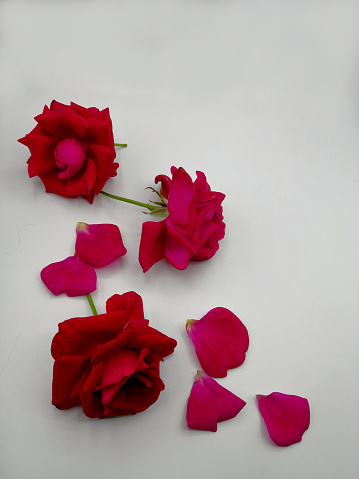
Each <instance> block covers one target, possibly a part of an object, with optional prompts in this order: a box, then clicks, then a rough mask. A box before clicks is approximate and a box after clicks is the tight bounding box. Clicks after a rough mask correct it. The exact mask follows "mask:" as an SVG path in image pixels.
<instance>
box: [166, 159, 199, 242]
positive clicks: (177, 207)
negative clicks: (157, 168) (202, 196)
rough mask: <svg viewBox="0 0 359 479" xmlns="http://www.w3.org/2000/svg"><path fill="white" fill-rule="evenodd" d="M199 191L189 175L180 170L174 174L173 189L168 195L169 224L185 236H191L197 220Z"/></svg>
mask: <svg viewBox="0 0 359 479" xmlns="http://www.w3.org/2000/svg"><path fill="white" fill-rule="evenodd" d="M197 196H198V193H197V190H196V189H195V187H194V186H193V183H192V180H191V178H190V176H189V175H188V173H186V172H185V170H183V168H179V169H178V170H176V171H175V172H174V174H173V179H172V188H171V190H170V192H169V195H168V205H167V207H168V212H169V217H168V220H167V222H169V221H171V223H172V224H173V225H174V226H175V227H176V228H178V229H179V230H180V231H181V232H182V233H183V234H184V235H190V234H191V232H192V230H193V227H194V223H195V220H196V202H197Z"/></svg>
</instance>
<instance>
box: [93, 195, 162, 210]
mask: <svg viewBox="0 0 359 479" xmlns="http://www.w3.org/2000/svg"><path fill="white" fill-rule="evenodd" d="M100 193H101V194H102V195H105V196H108V197H109V198H113V199H114V200H118V201H124V202H125V203H131V205H137V206H142V207H143V208H147V209H149V210H157V209H158V206H156V205H149V204H148V203H141V202H140V201H135V200H129V199H128V198H123V197H122V196H116V195H111V193H106V191H100Z"/></svg>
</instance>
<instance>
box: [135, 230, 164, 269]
mask: <svg viewBox="0 0 359 479" xmlns="http://www.w3.org/2000/svg"><path fill="white" fill-rule="evenodd" d="M165 244H166V222H165V221H159V222H156V221H146V223H143V225H142V234H141V242H140V251H139V255H138V260H139V262H140V265H141V268H142V269H143V272H144V273H146V271H148V270H149V269H150V268H151V267H152V266H153V265H154V264H155V263H158V261H161V259H163V258H164V257H165Z"/></svg>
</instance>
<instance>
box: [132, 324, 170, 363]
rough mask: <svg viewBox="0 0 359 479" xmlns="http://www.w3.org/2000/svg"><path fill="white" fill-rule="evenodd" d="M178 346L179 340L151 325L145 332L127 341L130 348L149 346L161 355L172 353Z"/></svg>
mask: <svg viewBox="0 0 359 479" xmlns="http://www.w3.org/2000/svg"><path fill="white" fill-rule="evenodd" d="M176 346H177V341H176V340H175V339H172V338H170V337H169V336H166V335H165V334H163V333H160V332H159V331H157V330H156V329H153V328H151V327H150V326H148V328H147V330H146V333H145V334H143V335H141V336H138V337H137V338H136V339H134V340H133V341H130V342H128V343H127V347H128V348H132V349H142V348H148V349H151V350H152V351H154V352H156V353H158V354H160V355H161V357H165V356H168V355H169V354H172V353H173V351H174V349H175V347H176Z"/></svg>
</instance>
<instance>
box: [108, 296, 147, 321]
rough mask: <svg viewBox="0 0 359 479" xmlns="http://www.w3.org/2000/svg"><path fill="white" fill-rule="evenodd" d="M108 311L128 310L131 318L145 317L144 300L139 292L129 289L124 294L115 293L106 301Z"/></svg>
mask: <svg viewBox="0 0 359 479" xmlns="http://www.w3.org/2000/svg"><path fill="white" fill-rule="evenodd" d="M106 311H107V312H108V313H110V312H112V311H127V314H129V320H136V319H144V318H145V316H144V313H143V302H142V298H141V296H140V295H139V294H137V293H135V292H134V291H128V292H127V293H124V294H114V295H113V296H111V298H109V299H108V300H107V301H106Z"/></svg>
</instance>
